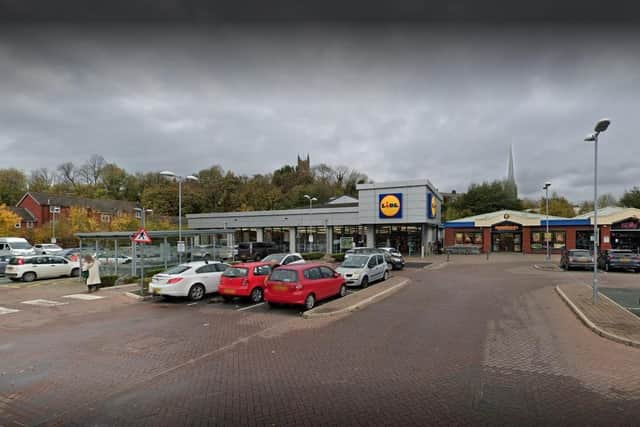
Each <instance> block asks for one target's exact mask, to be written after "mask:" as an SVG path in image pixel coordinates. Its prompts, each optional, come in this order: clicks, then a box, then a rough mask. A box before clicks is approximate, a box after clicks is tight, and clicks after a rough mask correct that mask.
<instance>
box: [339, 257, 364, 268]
mask: <svg viewBox="0 0 640 427" xmlns="http://www.w3.org/2000/svg"><path fill="white" fill-rule="evenodd" d="M367 261H369V257H368V256H363V255H351V256H350V257H349V258H345V260H344V262H343V263H342V265H341V267H344V268H362V267H364V266H365V265H367Z"/></svg>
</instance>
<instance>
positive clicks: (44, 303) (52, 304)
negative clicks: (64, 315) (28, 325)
mask: <svg viewBox="0 0 640 427" xmlns="http://www.w3.org/2000/svg"><path fill="white" fill-rule="evenodd" d="M20 304H29V305H39V306H41V307H55V306H57V305H65V304H69V303H68V302H59V301H49V300H48V299H33V300H29V301H22V302H21V303H20Z"/></svg>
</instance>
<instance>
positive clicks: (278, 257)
mask: <svg viewBox="0 0 640 427" xmlns="http://www.w3.org/2000/svg"><path fill="white" fill-rule="evenodd" d="M286 255H287V254H271V255H269V256H266V257H265V258H264V259H263V260H262V261H263V262H271V261H275V262H278V263H279V262H280V261H282V258H284V257H285V256H286Z"/></svg>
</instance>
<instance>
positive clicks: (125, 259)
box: [97, 254, 131, 265]
mask: <svg viewBox="0 0 640 427" xmlns="http://www.w3.org/2000/svg"><path fill="white" fill-rule="evenodd" d="M97 258H98V261H100V264H104V265H110V264H131V257H130V256H126V255H118V256H117V257H116V256H114V255H109V254H98V256H97Z"/></svg>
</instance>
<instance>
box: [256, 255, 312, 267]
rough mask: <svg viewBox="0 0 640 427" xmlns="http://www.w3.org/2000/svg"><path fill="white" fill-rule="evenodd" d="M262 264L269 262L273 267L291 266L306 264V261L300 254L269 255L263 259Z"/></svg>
mask: <svg viewBox="0 0 640 427" xmlns="http://www.w3.org/2000/svg"><path fill="white" fill-rule="evenodd" d="M262 262H268V263H269V264H273V265H289V264H304V263H305V262H306V261H305V260H304V258H302V255H300V254H299V253H291V254H287V253H278V254H271V255H267V256H266V257H264V258H263V259H262Z"/></svg>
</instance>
